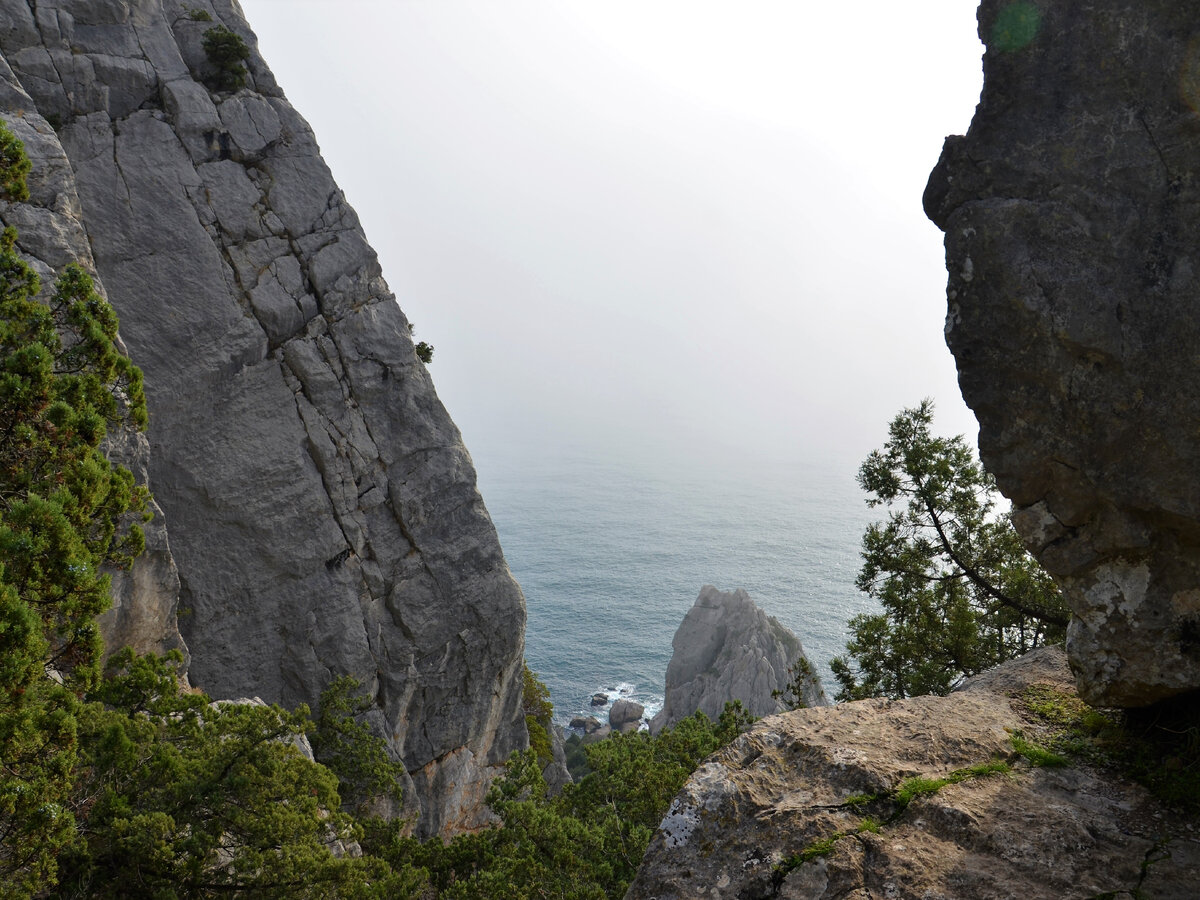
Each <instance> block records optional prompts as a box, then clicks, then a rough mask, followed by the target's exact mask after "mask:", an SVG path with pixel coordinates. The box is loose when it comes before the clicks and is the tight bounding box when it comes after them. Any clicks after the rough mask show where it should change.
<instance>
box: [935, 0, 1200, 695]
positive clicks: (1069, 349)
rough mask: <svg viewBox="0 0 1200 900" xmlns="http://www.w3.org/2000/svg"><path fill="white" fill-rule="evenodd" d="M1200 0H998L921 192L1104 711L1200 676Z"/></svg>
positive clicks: (1008, 461)
mask: <svg viewBox="0 0 1200 900" xmlns="http://www.w3.org/2000/svg"><path fill="white" fill-rule="evenodd" d="M1018 6H1019V7H1023V9H1021V10H1017V12H1019V13H1022V15H1014V9H1015V8H1016V7H1018ZM1193 12H1194V10H1193V9H1191V8H1190V7H1189V6H1188V5H1187V4H1179V3H1171V2H1167V0H1155V2H1135V0H1105V2H1101V3H1094V4H1089V5H1088V6H1087V9H1086V10H1082V9H1081V8H1080V7H1079V5H1078V4H1075V3H1069V2H1066V0H1049V2H1039V3H1038V4H1036V6H1035V5H1033V4H1012V3H1005V2H1000V0H986V2H984V3H983V4H982V5H981V7H980V10H979V26H980V34H981V36H982V37H983V39H984V41H985V43H986V44H987V53H986V55H985V57H984V74H985V80H984V88H983V95H982V98H981V100H980V104H979V107H978V109H977V110H976V113H975V118H974V120H973V121H972V123H971V127H970V131H969V132H968V133H967V135H966V136H965V137H951V138H949V139H947V141H946V145H945V149H944V150H943V152H942V158H941V161H940V162H939V163H938V166H937V168H936V169H935V170H934V172H933V174H932V176H931V178H930V182H929V186H928V188H927V190H926V194H925V208H926V211H927V213H928V214H929V216H930V218H932V219H933V220H934V221H935V222H936V223H937V224H938V226H939V227H941V228H942V229H943V230H944V231H945V232H946V261H947V268H948V270H949V275H950V277H949V286H948V298H949V312H948V315H947V318H946V339H947V343H948V344H949V345H950V349H951V350H952V351H953V352H954V356H955V359H956V360H957V363H958V369H959V383H960V385H961V387H962V391H963V396H964V397H965V398H966V401H967V403H968V404H969V405H970V406H971V408H972V409H973V410H974V411H975V414H976V416H977V417H978V419H979V423H980V434H979V443H980V452H981V455H982V457H983V461H984V463H985V464H986V465H987V467H988V469H990V470H991V471H992V472H993V473H994V474H995V476H996V479H997V482H998V484H999V486H1000V488H1001V490H1002V491H1003V492H1004V493H1005V494H1006V495H1007V496H1009V497H1010V498H1011V499H1012V500H1013V503H1014V505H1015V506H1016V508H1017V515H1016V519H1015V522H1016V526H1017V529H1018V531H1020V533H1021V534H1022V536H1023V538H1024V539H1025V541H1026V542H1027V544H1028V545H1029V547H1030V549H1031V550H1032V551H1033V552H1034V554H1035V555H1036V556H1037V557H1038V559H1039V560H1040V561H1041V562H1042V564H1043V565H1044V566H1045V567H1046V569H1047V570H1048V571H1049V572H1050V573H1051V574H1053V575H1054V577H1055V578H1056V579H1057V580H1058V582H1059V584H1060V585H1061V586H1062V587H1063V590H1064V592H1065V594H1066V597H1067V600H1068V602H1069V603H1070V605H1071V607H1072V609H1073V611H1074V613H1075V616H1076V620H1075V621H1074V623H1073V624H1072V625H1071V628H1070V633H1069V636H1068V642H1067V648H1068V652H1069V654H1070V658H1071V664H1072V667H1073V668H1074V669H1075V671H1076V674H1077V676H1078V678H1079V687H1080V691H1081V693H1082V694H1083V696H1084V697H1085V698H1086V699H1087V700H1088V701H1090V702H1093V703H1097V704H1107V705H1124V706H1136V705H1142V704H1147V703H1151V702H1153V701H1156V700H1159V699H1162V698H1165V697H1168V696H1171V695H1173V694H1178V693H1182V692H1186V691H1190V690H1195V689H1196V688H1198V687H1200V549H1198V548H1200V479H1198V478H1197V477H1196V472H1197V450H1196V448H1197V446H1200V445H1198V444H1197V441H1196V428H1195V422H1196V419H1197V417H1198V416H1200V367H1197V366H1196V363H1195V347H1196V346H1197V345H1198V344H1200V318H1198V317H1197V316H1196V302H1195V298H1196V296H1197V292H1198V290H1200V264H1198V259H1197V254H1196V249H1195V236H1196V235H1197V234H1198V233H1200V202H1198V201H1200V177H1198V173H1200V144H1198V143H1197V141H1196V140H1195V131H1196V116H1197V110H1200V55H1197V54H1198V53H1200V44H1198V43H1197V41H1196V40H1195V39H1194V38H1195V35H1196V23H1195V19H1194V16H1193V15H1191V14H1192V13H1193Z"/></svg>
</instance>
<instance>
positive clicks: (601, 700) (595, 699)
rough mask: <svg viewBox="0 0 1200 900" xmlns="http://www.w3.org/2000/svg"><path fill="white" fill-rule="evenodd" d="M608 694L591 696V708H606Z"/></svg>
mask: <svg viewBox="0 0 1200 900" xmlns="http://www.w3.org/2000/svg"><path fill="white" fill-rule="evenodd" d="M607 705H608V694H592V706H607Z"/></svg>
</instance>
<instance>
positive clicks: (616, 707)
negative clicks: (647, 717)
mask: <svg viewBox="0 0 1200 900" xmlns="http://www.w3.org/2000/svg"><path fill="white" fill-rule="evenodd" d="M645 711H646V707H644V706H642V704H640V703H635V702H634V701H632V700H625V699H621V700H617V701H616V702H614V703H613V705H612V709H610V710H609V711H608V724H609V725H610V726H612V727H613V728H615V729H616V730H617V731H620V732H623V733H624V732H630V731H637V730H638V726H639V725H641V724H642V714H643V713H644V712H645Z"/></svg>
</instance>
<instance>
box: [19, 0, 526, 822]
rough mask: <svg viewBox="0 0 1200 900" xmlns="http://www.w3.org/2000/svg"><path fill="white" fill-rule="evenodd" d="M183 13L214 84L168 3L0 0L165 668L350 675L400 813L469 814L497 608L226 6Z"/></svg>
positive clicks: (384, 296) (506, 745)
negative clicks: (132, 470) (221, 46)
mask: <svg viewBox="0 0 1200 900" xmlns="http://www.w3.org/2000/svg"><path fill="white" fill-rule="evenodd" d="M204 6H205V9H206V10H207V11H209V12H210V13H211V14H212V15H213V18H214V19H215V20H216V22H219V23H221V24H223V25H225V26H226V27H228V28H230V29H231V30H233V31H235V32H236V33H238V34H240V35H241V36H242V37H243V38H244V39H245V40H246V42H247V44H248V46H249V47H250V48H251V51H252V52H251V57H250V59H249V60H248V61H247V66H248V78H247V85H248V86H247V87H246V88H244V89H242V90H239V91H237V92H235V93H219V94H214V93H212V92H210V91H209V90H208V88H207V87H206V86H205V85H204V84H203V83H202V81H201V79H202V78H203V76H204V75H205V74H206V73H207V71H208V66H209V64H208V62H207V59H206V58H205V55H204V51H203V48H202V37H203V33H204V31H205V30H206V29H207V28H209V27H212V26H213V25H214V24H215V23H202V22H196V21H193V20H192V19H191V18H190V17H189V16H187V15H186V7H185V4H183V3H181V2H178V0H105V2H89V3H80V2H69V0H55V2H45V0H43V2H40V3H38V4H37V6H36V7H31V6H30V5H29V4H27V3H25V2H21V0H0V16H2V17H3V18H4V19H5V20H7V22H8V25H9V27H8V28H6V29H0V50H2V51H3V54H4V58H5V60H6V61H7V62H8V64H9V65H10V66H11V67H12V71H13V73H14V78H15V82H14V84H13V88H12V90H11V91H10V92H9V96H8V98H7V106H6V109H7V110H8V111H9V114H10V115H13V114H18V113H19V110H22V109H29V110H32V109H37V110H39V111H41V112H43V113H44V114H45V115H46V116H47V117H53V118H54V120H55V121H57V122H59V123H60V124H61V127H60V134H59V138H60V140H61V144H62V151H65V154H66V156H67V157H68V158H69V159H70V167H69V168H70V171H71V173H72V174H73V184H72V185H71V190H72V192H73V193H74V192H77V193H78V197H79V201H78V207H79V209H80V210H81V211H82V219H81V223H80V226H81V231H86V236H87V240H88V242H90V246H91V254H90V255H91V257H92V258H93V259H94V265H95V269H96V271H97V272H98V274H99V276H100V278H101V280H102V282H103V284H104V285H105V287H106V289H107V292H108V296H109V298H110V300H111V302H112V303H113V305H114V306H115V307H116V308H117V311H118V313H119V314H120V316H121V322H122V333H123V336H124V339H125V341H126V343H127V344H128V346H129V349H130V351H131V353H132V355H133V357H134V359H135V360H136V361H137V363H138V364H139V365H140V366H141V367H142V368H143V370H144V371H145V373H146V383H147V394H148V399H149V405H150V414H151V431H150V441H151V444H152V454H151V456H150V470H151V476H152V479H153V484H154V489H155V494H156V496H157V498H158V500H159V502H160V503H161V504H162V506H163V508H164V509H165V510H166V514H167V518H168V520H169V521H170V523H171V540H172V547H173V550H174V558H175V560H176V562H177V563H178V567H179V576H180V580H181V585H182V587H181V597H182V600H181V602H182V603H183V604H184V605H185V606H188V607H190V610H191V614H190V615H189V616H187V617H186V618H185V619H184V623H183V627H184V629H185V633H186V637H187V640H188V644H189V646H190V648H191V650H192V654H193V659H192V666H191V675H192V679H193V681H194V682H195V683H197V684H199V685H200V686H201V687H203V688H204V689H205V690H207V691H209V692H210V693H213V694H215V695H218V696H232V697H236V696H245V695H256V696H261V697H263V698H264V699H267V700H269V701H277V702H281V703H283V704H285V705H289V706H290V705H294V704H296V703H300V702H307V703H310V704H312V703H313V702H314V701H315V700H316V699H317V697H318V696H319V693H320V691H321V689H322V688H323V687H324V686H325V684H326V683H327V681H328V680H329V678H330V677H331V675H333V674H340V673H343V672H347V673H350V674H353V675H355V676H357V677H359V678H360V679H362V680H363V681H364V683H365V684H366V685H367V688H368V690H369V691H370V692H371V694H372V695H373V696H375V697H377V698H379V703H380V706H379V708H378V710H377V711H376V713H374V714H373V715H372V716H371V720H372V722H373V723H374V727H376V728H377V730H378V731H379V732H380V733H381V734H383V735H385V736H386V737H387V739H388V741H389V743H390V744H391V749H392V752H393V753H394V754H395V755H396V756H397V758H400V759H402V760H404V762H405V765H406V767H407V768H408V770H409V775H410V779H409V783H408V784H407V785H406V797H405V805H406V812H407V813H408V814H412V815H415V816H416V817H417V826H416V827H417V830H418V832H419V833H421V834H424V835H432V834H450V833H452V832H454V831H456V830H459V829H462V828H470V827H476V826H478V825H480V824H482V823H483V822H484V821H485V819H486V816H487V813H486V810H485V808H484V804H483V796H484V794H485V793H486V789H487V782H488V780H489V778H490V776H491V775H493V774H494V773H495V772H496V771H498V767H499V766H500V765H501V764H502V763H503V761H504V760H505V759H506V758H507V756H508V754H509V753H510V752H511V751H512V750H513V749H516V748H517V747H519V746H522V745H523V744H524V743H525V741H526V735H525V730H524V720H523V717H522V716H521V713H520V690H521V677H520V667H521V658H522V654H523V632H524V624H525V610H524V601H523V598H522V596H521V593H520V589H519V587H518V586H517V585H516V583H515V582H514V581H513V579H512V576H511V574H510V573H509V571H508V568H507V565H506V564H505V562H504V557H503V555H502V554H501V551H500V547H499V544H498V541H497V539H496V535H495V531H494V529H493V527H492V524H491V521H490V519H489V517H488V515H487V511H486V509H485V508H484V506H483V503H482V500H481V499H480V497H479V495H478V492H477V491H476V488H475V474H474V470H473V467H472V465H471V462H470V457H469V456H468V454H467V452H466V450H465V448H464V447H463V446H462V442H461V437H460V435H459V433H458V430H457V428H455V426H454V423H453V422H452V421H451V420H450V418H449V417H448V415H447V414H446V412H445V410H444V409H443V408H442V406H441V404H440V402H439V401H438V400H437V397H436V395H435V393H434V390H433V385H432V382H431V381H430V379H429V375H428V373H427V371H426V370H425V367H424V366H423V365H422V364H421V363H420V362H419V361H418V360H417V359H416V356H415V353H414V350H413V345H412V339H411V336H410V329H409V327H408V322H407V320H406V319H405V317H404V315H403V313H402V312H401V311H400V309H399V307H398V306H397V305H396V303H395V299H394V297H393V296H392V295H391V293H390V292H389V291H388V289H387V285H386V284H385V283H384V281H383V278H382V275H381V272H380V268H379V264H378V262H377V260H376V257H375V254H374V252H373V251H372V250H371V248H370V246H369V245H368V244H367V242H366V239H365V237H364V236H363V234H362V231H361V229H360V227H359V224H358V219H357V216H356V215H355V214H354V212H353V210H351V209H350V208H349V206H348V205H347V204H346V202H345V198H344V195H343V194H342V192H341V191H340V190H339V189H338V187H337V185H336V184H334V182H333V179H332V177H331V176H330V174H329V171H328V168H327V167H326V166H325V163H324V161H323V160H322V159H321V157H320V155H319V153H318V151H317V146H316V141H315V139H314V137H313V135H312V132H311V130H310V129H309V127H308V125H307V123H305V122H304V120H303V119H301V118H300V116H299V115H298V114H297V113H296V111H295V110H293V109H292V107H291V106H290V105H289V104H288V103H287V101H286V100H285V99H283V95H282V93H281V92H280V91H279V89H278V87H277V86H276V85H275V81H274V78H273V76H272V75H271V73H270V70H269V69H268V68H267V67H266V65H265V63H264V62H263V60H262V59H261V57H260V56H259V55H258V52H257V44H256V41H255V38H254V35H253V33H252V32H251V31H250V30H249V27H248V25H247V24H246V22H245V21H244V20H243V19H242V17H241V15H240V10H239V9H238V8H237V5H236V4H234V3H232V2H231V0H215V2H213V3H211V4H204ZM50 22H54V23H56V24H55V29H54V34H51V33H50V31H49V30H48V26H47V24H46V23H50ZM93 26H101V27H93ZM20 88H23V89H24V91H26V92H27V95H26V94H24V93H21V92H20ZM63 174H64V175H66V173H63ZM77 227H78V226H77ZM164 540H165V536H164Z"/></svg>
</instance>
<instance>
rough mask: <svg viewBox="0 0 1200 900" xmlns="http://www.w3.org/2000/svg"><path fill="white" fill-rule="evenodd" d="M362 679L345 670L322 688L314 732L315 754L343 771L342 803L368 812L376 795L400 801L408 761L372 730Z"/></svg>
mask: <svg viewBox="0 0 1200 900" xmlns="http://www.w3.org/2000/svg"><path fill="white" fill-rule="evenodd" d="M361 687H362V684H361V682H359V680H358V679H357V678H354V677H353V676H351V675H341V676H339V677H337V678H335V679H334V680H333V681H331V682H330V683H329V686H328V687H326V688H325V690H324V691H322V692H321V711H320V714H319V715H318V716H317V719H316V722H315V724H314V728H313V731H312V735H311V741H312V749H313V756H314V757H315V758H316V760H317V762H319V763H321V764H322V765H324V766H325V767H326V768H328V769H329V770H330V771H332V772H333V773H334V775H335V776H337V780H338V795H339V796H340V797H341V800H342V805H343V806H344V807H345V808H346V809H348V810H349V811H351V812H353V813H354V814H355V815H359V816H364V815H367V814H368V813H369V811H370V809H371V807H372V801H374V800H378V799H384V800H390V801H394V802H395V803H396V804H399V802H400V785H401V783H402V779H403V777H404V766H403V765H402V764H401V763H399V762H394V761H393V760H392V759H391V758H390V757H389V756H388V753H387V744H386V742H385V741H384V740H383V738H381V737H378V736H376V735H375V734H374V733H372V731H371V729H370V728H369V727H368V726H367V725H366V723H365V722H363V721H362V716H363V715H364V714H365V713H366V712H367V711H368V710H369V709H371V707H372V705H373V704H372V702H371V698H370V697H368V696H364V695H358V690H359V688H361Z"/></svg>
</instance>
